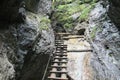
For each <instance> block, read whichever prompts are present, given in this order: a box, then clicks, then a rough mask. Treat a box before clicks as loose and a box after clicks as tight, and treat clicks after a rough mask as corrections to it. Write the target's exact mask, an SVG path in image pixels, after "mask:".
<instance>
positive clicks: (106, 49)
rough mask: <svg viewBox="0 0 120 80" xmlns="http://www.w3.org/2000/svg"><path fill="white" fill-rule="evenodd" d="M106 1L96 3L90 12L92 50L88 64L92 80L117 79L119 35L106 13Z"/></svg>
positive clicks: (119, 55) (119, 50)
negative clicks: (91, 72) (90, 68)
mask: <svg viewBox="0 0 120 80" xmlns="http://www.w3.org/2000/svg"><path fill="white" fill-rule="evenodd" d="M106 3H107V2H103V1H100V2H99V3H97V5H96V7H95V8H94V9H93V10H92V11H91V14H90V19H89V29H88V37H89V38H90V42H91V45H92V46H93V50H94V53H93V54H92V57H91V62H90V63H91V64H90V65H91V66H92V71H93V79H94V80H119V79H120V68H119V67H120V62H119V61H120V41H119V40H120V35H119V31H118V28H117V27H116V26H115V25H114V23H113V22H112V21H111V19H110V18H109V17H108V15H107V11H108V8H109V7H108V4H106Z"/></svg>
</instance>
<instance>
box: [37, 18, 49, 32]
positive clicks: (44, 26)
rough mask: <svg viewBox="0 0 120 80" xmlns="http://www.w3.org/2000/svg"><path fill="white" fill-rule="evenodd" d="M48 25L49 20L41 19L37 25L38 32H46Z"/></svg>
mask: <svg viewBox="0 0 120 80" xmlns="http://www.w3.org/2000/svg"><path fill="white" fill-rule="evenodd" d="M49 24H50V19H48V18H47V17H42V18H41V21H40V24H39V28H40V30H48V26H49Z"/></svg>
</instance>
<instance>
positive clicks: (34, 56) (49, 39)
mask: <svg viewBox="0 0 120 80" xmlns="http://www.w3.org/2000/svg"><path fill="white" fill-rule="evenodd" d="M30 1H31V2H32V1H33V0H30ZM25 2H26V1H25ZM31 2H30V3H31ZM38 2H39V4H38V5H37V3H35V4H34V5H36V7H34V5H31V7H29V5H28V4H29V2H26V3H24V2H22V0H21V2H17V0H13V1H7V0H5V1H3V3H1V4H2V5H0V8H2V7H3V8H4V6H5V5H7V4H10V5H8V6H6V7H5V9H6V11H8V12H9V11H10V10H11V11H10V12H11V13H10V14H8V12H5V10H3V9H2V12H1V14H0V16H3V17H0V18H1V20H3V21H4V22H5V23H6V22H7V24H8V25H5V26H4V27H5V29H4V30H3V29H2V28H4V27H3V26H1V27H2V28H0V29H1V30H0V38H1V39H0V40H1V41H0V44H1V48H0V55H1V56H0V80H14V79H15V80H17V79H21V80H23V77H24V79H25V80H27V79H29V77H30V76H31V74H32V75H34V74H36V72H38V75H37V76H40V77H35V76H32V78H30V79H34V80H37V79H38V78H39V79H40V78H42V72H44V69H45V66H46V63H47V60H48V57H49V55H50V54H51V53H52V52H53V49H54V33H53V30H52V28H51V24H50V20H49V19H48V18H49V17H48V16H47V14H48V13H50V11H51V10H50V8H51V1H38ZM15 3H17V4H18V5H17V4H16V5H13V4H15ZM25 5H26V9H27V10H29V11H27V10H26V9H25V7H24V6H25ZM13 6H14V7H15V8H14V7H13ZM44 6H45V7H44ZM8 7H9V8H10V9H9V8H8ZM32 8H34V9H35V10H36V11H32ZM38 8H39V9H38ZM12 10H13V11H14V10H15V12H13V11H12ZM31 11H32V12H31ZM36 12H37V13H36ZM13 15H14V16H13ZM4 16H5V17H4ZM11 19H12V20H11ZM11 21H12V23H11ZM1 23H3V22H1ZM1 25H4V24H1ZM33 61H35V62H34V63H33ZM43 62H44V63H43ZM31 63H32V64H31ZM26 64H27V65H26ZM31 65H33V66H31ZM34 65H36V66H34ZM29 68H32V69H33V70H35V71H36V72H35V71H33V70H32V69H31V71H28V72H25V71H26V70H28V69H29ZM38 68H39V71H38ZM23 72H25V73H24V74H23V75H24V76H23V75H21V74H22V73H23ZM20 75H21V76H20ZM15 76H16V78H15Z"/></svg>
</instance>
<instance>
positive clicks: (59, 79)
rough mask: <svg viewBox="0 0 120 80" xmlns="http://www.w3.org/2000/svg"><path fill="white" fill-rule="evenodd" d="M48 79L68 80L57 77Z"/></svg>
mask: <svg viewBox="0 0 120 80" xmlns="http://www.w3.org/2000/svg"><path fill="white" fill-rule="evenodd" d="M48 78H49V79H55V80H68V78H59V77H56V78H54V77H48Z"/></svg>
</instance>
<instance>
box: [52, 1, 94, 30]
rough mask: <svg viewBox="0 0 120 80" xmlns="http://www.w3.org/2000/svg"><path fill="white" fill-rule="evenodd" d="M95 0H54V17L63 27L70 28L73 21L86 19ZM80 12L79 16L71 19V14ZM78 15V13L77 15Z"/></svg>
mask: <svg viewBox="0 0 120 80" xmlns="http://www.w3.org/2000/svg"><path fill="white" fill-rule="evenodd" d="M95 1H96V0H54V2H53V3H54V9H55V11H56V12H55V13H54V15H53V16H54V19H55V20H56V21H57V22H58V23H61V24H62V25H63V26H64V27H65V28H71V27H73V25H75V23H74V22H79V21H86V20H87V19H88V16H89V13H90V11H91V9H92V8H93V6H94V4H95ZM76 13H80V17H79V18H76V19H74V20H73V17H72V16H73V15H74V14H76ZM78 16H79V15H78Z"/></svg>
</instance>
